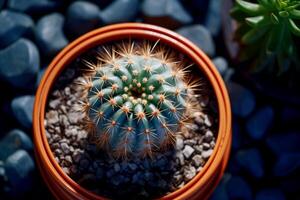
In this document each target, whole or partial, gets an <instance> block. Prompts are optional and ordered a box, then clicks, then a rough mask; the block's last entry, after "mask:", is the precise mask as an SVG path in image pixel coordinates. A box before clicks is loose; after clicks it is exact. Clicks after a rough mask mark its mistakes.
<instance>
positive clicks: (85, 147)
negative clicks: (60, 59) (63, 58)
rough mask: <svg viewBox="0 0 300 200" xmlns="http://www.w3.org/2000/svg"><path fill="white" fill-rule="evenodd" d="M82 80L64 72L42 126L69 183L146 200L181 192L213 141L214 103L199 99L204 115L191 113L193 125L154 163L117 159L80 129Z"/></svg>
mask: <svg viewBox="0 0 300 200" xmlns="http://www.w3.org/2000/svg"><path fill="white" fill-rule="evenodd" d="M70 69H71V70H70ZM72 70H73V72H72ZM81 79H82V77H80V76H78V75H77V71H76V70H75V69H73V68H71V67H69V68H68V71H65V72H64V74H63V75H62V76H61V78H60V79H59V81H58V82H57V84H56V86H55V87H54V89H53V91H52V94H51V96H50V97H49V101H48V107H47V111H46V117H45V122H44V124H45V127H46V134H47V138H48V142H49V144H50V147H51V149H52V151H53V154H54V156H55V159H56V160H57V162H58V163H59V165H60V166H61V167H62V169H63V171H64V172H65V173H66V174H67V175H69V176H70V177H71V178H72V179H74V180H75V181H76V182H78V183H79V184H80V185H82V186H83V187H86V188H87V189H89V190H91V191H93V192H95V193H97V194H100V195H101V196H105V197H109V198H114V199H119V198H122V197H124V195H126V197H127V198H130V199H141V198H143V199H145V198H146V199H148V198H157V197H159V196H162V195H166V194H167V193H170V192H172V191H175V190H177V189H178V188H181V187H183V186H184V185H185V184H186V183H187V182H189V181H190V180H191V179H192V178H193V177H194V176H195V175H196V174H197V173H198V172H199V171H201V169H202V168H203V166H204V165H205V162H206V161H207V159H208V158H209V157H210V155H211V153H212V152H213V148H214V144H215V140H216V132H217V127H216V126H214V125H217V124H218V123H217V121H214V120H212V119H215V118H216V119H217V113H216V112H214V110H217V109H216V108H211V106H215V105H216V104H215V101H214V99H213V98H204V97H199V101H200V104H201V105H202V108H203V110H202V111H201V112H200V111H199V112H196V113H194V123H192V124H191V125H189V126H187V128H185V129H183V130H182V132H183V133H182V134H180V135H178V136H177V138H176V146H175V148H174V149H170V150H168V151H167V152H164V153H157V154H155V155H154V156H153V158H152V159H149V158H145V159H138V158H133V159H131V160H126V161H123V160H115V159H112V158H111V157H109V155H107V154H106V153H105V152H104V151H103V150H101V149H98V148H97V147H96V145H95V144H94V143H91V142H90V140H89V139H90V138H89V137H88V133H87V132H86V131H85V129H84V124H83V120H84V115H83V114H80V113H79V112H78V110H77V108H78V106H79V105H78V104H79V103H78V102H79V101H78V100H80V98H82V97H81V96H82V93H83V90H82V88H80V86H79V85H78V84H76V82H78V81H80V80H81Z"/></svg>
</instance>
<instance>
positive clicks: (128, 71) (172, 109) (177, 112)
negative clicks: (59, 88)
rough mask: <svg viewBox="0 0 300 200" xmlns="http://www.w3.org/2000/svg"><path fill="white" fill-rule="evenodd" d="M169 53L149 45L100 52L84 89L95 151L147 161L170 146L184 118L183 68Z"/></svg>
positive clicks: (190, 85) (191, 87)
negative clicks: (140, 157) (147, 158)
mask: <svg viewBox="0 0 300 200" xmlns="http://www.w3.org/2000/svg"><path fill="white" fill-rule="evenodd" d="M171 54H172V53H170V51H168V50H167V49H166V48H164V47H162V46H160V47H158V46H157V43H156V44H155V45H153V46H152V45H150V43H143V44H142V45H141V44H140V45H135V44H134V43H130V42H129V43H127V44H126V43H123V44H122V45H119V46H118V47H114V46H112V47H109V48H105V47H104V48H103V50H102V51H101V52H99V56H98V58H97V63H98V64H97V65H94V64H92V63H91V62H89V61H85V63H86V64H87V66H89V69H90V72H91V73H88V76H87V81H86V82H85V84H84V86H85V89H86V94H87V99H88V101H87V102H86V103H85V104H84V106H83V110H85V111H86V112H87V115H88V118H89V123H88V125H89V127H92V129H93V130H94V131H91V132H92V133H93V137H94V138H96V139H97V143H98V144H99V146H100V147H104V148H106V149H107V151H109V152H111V153H112V155H115V156H116V157H128V156H130V155H134V156H142V157H146V156H150V157H151V156H152V155H153V152H155V151H161V150H163V149H165V148H166V147H168V146H172V144H174V140H175V134H176V133H177V132H180V129H181V126H182V125H184V124H185V123H186V121H187V119H188V118H189V116H188V114H187V112H186V110H187V108H188V107H191V108H192V107H193V106H191V104H192V103H191V102H192V101H190V100H189V98H188V92H193V91H194V90H195V88H196V87H197V86H198V84H197V83H196V82H195V81H194V82H192V83H189V82H188V81H187V79H186V76H185V75H186V72H187V67H185V68H183V67H182V65H183V64H182V63H181V62H174V61H173V60H172V59H173V58H174V56H172V55H171Z"/></svg>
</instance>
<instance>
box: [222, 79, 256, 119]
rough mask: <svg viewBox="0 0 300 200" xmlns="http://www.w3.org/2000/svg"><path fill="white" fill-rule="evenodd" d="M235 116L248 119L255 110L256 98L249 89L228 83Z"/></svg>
mask: <svg viewBox="0 0 300 200" xmlns="http://www.w3.org/2000/svg"><path fill="white" fill-rule="evenodd" d="M227 89H228V92H229V96H230V101H231V108H232V112H233V114H235V115H236V116H239V117H247V116H248V115H249V114H250V113H251V112H252V111H253V110H254V108H255V104H256V102H255V96H254V95H253V93H252V92H251V91H250V90H248V89H247V88H245V87H243V86H242V85H239V84H237V83H234V82H228V83H227Z"/></svg>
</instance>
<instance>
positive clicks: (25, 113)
mask: <svg viewBox="0 0 300 200" xmlns="http://www.w3.org/2000/svg"><path fill="white" fill-rule="evenodd" d="M33 103H34V96H31V95H26V96H20V97H16V98H14V99H13V100H12V102H11V108H12V111H13V114H14V116H15V118H16V119H17V120H18V122H19V123H20V124H21V125H23V126H24V127H26V128H30V127H31V126H32V112H33Z"/></svg>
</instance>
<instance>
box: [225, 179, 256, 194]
mask: <svg viewBox="0 0 300 200" xmlns="http://www.w3.org/2000/svg"><path fill="white" fill-rule="evenodd" d="M226 190H227V193H228V196H229V199H243V200H251V199H252V191H251V188H250V186H249V184H248V183H247V182H246V181H245V180H244V179H243V178H242V177H239V176H233V177H231V178H230V179H229V180H228V182H227V184H226Z"/></svg>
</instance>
